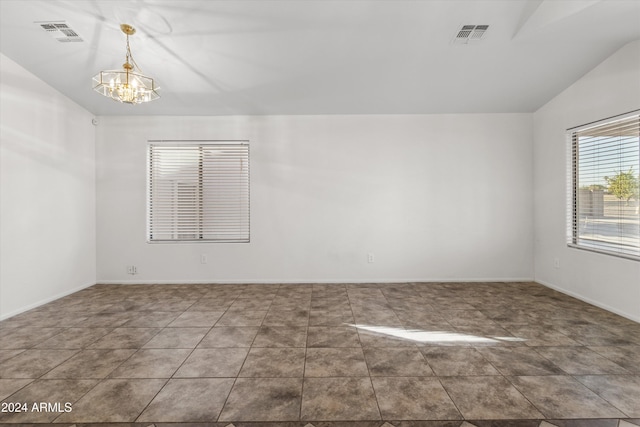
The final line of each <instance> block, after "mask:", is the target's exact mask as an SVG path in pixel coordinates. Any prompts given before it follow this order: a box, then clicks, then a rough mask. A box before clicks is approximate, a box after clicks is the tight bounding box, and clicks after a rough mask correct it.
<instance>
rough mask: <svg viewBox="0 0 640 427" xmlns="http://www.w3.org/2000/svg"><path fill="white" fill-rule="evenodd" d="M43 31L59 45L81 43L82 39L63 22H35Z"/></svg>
mask: <svg viewBox="0 0 640 427" xmlns="http://www.w3.org/2000/svg"><path fill="white" fill-rule="evenodd" d="M35 24H37V25H39V26H40V28H42V29H43V30H44V31H46V32H47V33H48V34H50V35H51V37H53V38H54V39H56V40H58V41H59V42H61V43H69V42H81V41H82V38H81V37H80V36H79V35H78V33H76V32H75V31H74V30H73V29H72V28H71V27H70V26H69V25H68V24H67V23H66V22H65V21H53V22H36V23H35Z"/></svg>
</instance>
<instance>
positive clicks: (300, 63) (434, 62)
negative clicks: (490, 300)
mask: <svg viewBox="0 0 640 427" xmlns="http://www.w3.org/2000/svg"><path fill="white" fill-rule="evenodd" d="M0 15H1V18H0V51H1V52H2V53H3V54H5V55H6V56H7V57H9V58H11V59H13V60H14V61H16V62H17V63H19V64H20V65H22V66H23V67H25V68H26V69H28V70H29V71H30V72H32V73H33V74H35V75H37V76H38V77H40V78H41V79H42V80H44V81H45V82H47V83H48V84H49V85H51V86H53V87H54V88H56V89H57V90H59V91H60V92H62V93H63V94H65V95H67V96H68V97H69V98H71V99H73V100H74V101H76V102H77V103H78V104H80V105H82V106H83V107H85V108H86V109H88V110H89V111H91V112H93V113H94V114H96V115H121V114H127V115H131V114H144V115H150V114H163V115H229V114H377V113H380V114H401V113H493V112H496V113H497V112H500V113H502V112H530V111H535V110H536V109H537V108H539V107H540V106H542V105H543V104H544V103H546V102H547V101H549V100H550V99H551V98H552V97H554V96H555V95H556V94H558V93H559V92H560V91H562V90H564V89H565V88H566V87H568V86H569V85H570V84H571V83H573V82H574V81H576V80H577V79H578V78H580V77H581V76H582V75H584V74H585V73H587V72H588V71H589V70H590V69H592V68H593V67H594V66H596V65H597V64H598V63H600V62H601V61H602V60H604V59H605V58H606V57H608V56H609V55H611V54H612V53H614V52H615V51H616V50H617V49H619V48H620V47H622V46H623V45H625V44H626V43H628V42H630V41H632V40H635V39H639V38H640V0H600V1H598V0H596V1H592V0H575V1H570V0H527V1H524V0H522V1H520V0H495V1H490V0H460V1H456V0H425V1H418V0H414V1H404V0H388V1H385V0H362V1H358V0H316V1H313V0H311V1H307V0H285V1H274V0H254V1H244V0H235V1H211V0H195V1H189V0H137V1H115V0H73V1H60V0H57V1H56V0H46V1H35V0H30V1H25V0H19V1H12V0H2V1H0ZM51 20H64V21H66V22H67V23H68V24H69V25H70V26H71V27H72V28H73V29H75V30H76V31H77V32H78V33H79V35H80V36H81V37H82V39H83V40H84V41H83V42H80V43H60V42H58V41H56V40H55V39H54V38H52V37H51V36H50V35H49V34H47V33H45V32H44V31H43V30H42V29H41V28H40V27H39V26H38V25H36V24H34V22H35V21H51ZM120 23H129V24H132V25H133V26H135V27H136V28H137V30H138V32H137V34H136V35H134V36H133V37H132V38H131V49H132V52H133V55H134V57H135V59H136V61H137V63H138V64H139V65H140V67H141V68H142V70H143V71H144V72H145V73H147V74H149V75H152V76H153V77H155V78H156V79H157V80H158V82H159V84H160V86H161V87H162V92H161V94H162V98H161V99H159V100H157V101H154V102H153V103H150V104H146V105H137V106H130V105H123V104H119V103H117V102H114V101H112V100H109V99H107V98H104V97H102V96H100V95H98V94H97V93H95V92H94V91H92V89H91V77H92V76H93V75H95V74H96V73H97V72H98V71H100V70H104V69H114V68H120V66H121V64H122V63H123V62H124V53H125V38H124V35H123V34H122V33H121V32H120V29H119V24H120ZM463 24H489V25H490V28H489V30H488V31H487V33H486V37H485V39H484V40H482V41H480V42H478V43H475V44H466V45H459V44H454V43H452V40H453V38H454V36H455V35H456V33H457V30H458V29H459V28H460V26H461V25H463Z"/></svg>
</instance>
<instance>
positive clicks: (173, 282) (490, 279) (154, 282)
mask: <svg viewBox="0 0 640 427" xmlns="http://www.w3.org/2000/svg"><path fill="white" fill-rule="evenodd" d="M533 281H534V279H533V278H532V277H482V278H477V277H474V278H469V277H465V278H450V277H445V278H442V277H439V278H424V277H422V278H419V279H407V278H402V279H373V280H356V279H344V280H337V279H331V280H309V279H300V280H294V279H287V280H255V279H245V280H242V279H235V280H153V279H152V280H143V279H134V280H99V281H98V282H97V283H98V284H101V285H180V284H187V285H190V284H194V285H206V284H214V285H215V284H249V285H251V284H274V283H275V284H278V283H286V284H296V283H299V284H314V283H317V284H323V283H327V284H330V283H433V282H438V283H467V282H468V283H474V282H498V283H499V282H505V283H506V282H533Z"/></svg>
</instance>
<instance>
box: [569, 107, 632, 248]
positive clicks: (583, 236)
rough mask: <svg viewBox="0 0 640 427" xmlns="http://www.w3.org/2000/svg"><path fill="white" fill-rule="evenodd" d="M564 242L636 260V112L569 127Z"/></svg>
mask: <svg viewBox="0 0 640 427" xmlns="http://www.w3.org/2000/svg"><path fill="white" fill-rule="evenodd" d="M567 136H568V140H569V150H570V155H569V163H570V165H569V171H570V173H569V186H568V189H569V194H568V198H567V199H568V202H569V208H568V210H567V212H568V214H569V216H570V217H569V218H568V232H567V237H568V244H569V246H573V247H577V248H581V249H588V250H592V251H596V252H603V253H607V254H613V255H618V256H622V257H626V258H631V259H636V260H640V212H638V205H639V204H640V197H639V193H638V191H639V188H640V150H639V148H638V147H639V145H640V143H639V140H640V114H638V112H634V113H630V114H626V115H623V116H618V117H615V118H612V119H607V120H603V121H600V122H597V123H592V124H589V125H585V126H580V127H578V128H574V129H569V130H568V132H567Z"/></svg>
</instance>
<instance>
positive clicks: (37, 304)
mask: <svg viewBox="0 0 640 427" xmlns="http://www.w3.org/2000/svg"><path fill="white" fill-rule="evenodd" d="M93 285H95V283H90V284H88V285H82V286H79V287H76V288H73V289H69V290H68V291H64V292H62V293H59V294H56V295H53V296H51V297H48V298H45V299H42V300H39V301H37V302H34V303H32V304H29V305H26V306H24V307H20V308H19V309H17V310H13V311H10V312H9V313H4V314H2V315H0V321H2V320H5V319H8V318H10V317H13V316H17V315H18V314H20V313H24V312H25V311H29V310H33V309H34V308H37V307H40V306H41V305H45V304H48V303H50V302H51V301H55V300H57V299H60V298H63V297H66V296H67V295H71V294H73V293H76V292H78V291H81V290H83V289H87V288H88V287H90V286H93Z"/></svg>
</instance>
